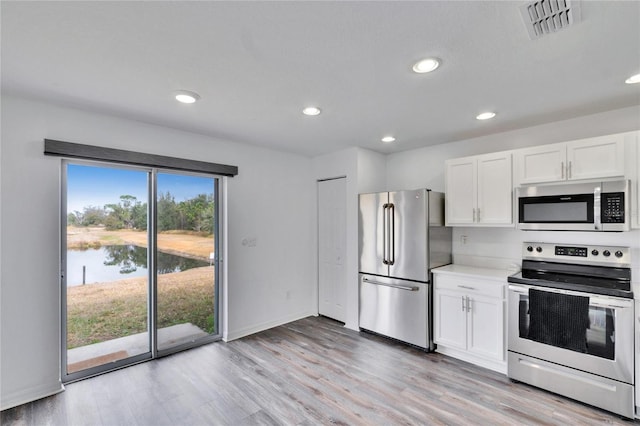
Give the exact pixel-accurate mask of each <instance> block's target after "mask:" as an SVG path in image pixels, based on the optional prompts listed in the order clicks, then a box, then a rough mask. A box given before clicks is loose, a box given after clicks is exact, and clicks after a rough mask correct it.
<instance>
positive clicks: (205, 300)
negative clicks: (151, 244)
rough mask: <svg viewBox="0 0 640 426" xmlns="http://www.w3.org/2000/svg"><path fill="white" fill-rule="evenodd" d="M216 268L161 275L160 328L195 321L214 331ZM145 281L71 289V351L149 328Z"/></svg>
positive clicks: (68, 309)
mask: <svg viewBox="0 0 640 426" xmlns="http://www.w3.org/2000/svg"><path fill="white" fill-rule="evenodd" d="M213 280H214V271H213V267H202V268H195V269H190V270H188V271H184V272H176V273H171V274H164V275H160V276H159V277H158V327H159V328H164V327H169V326H172V325H176V324H182V323H191V324H194V325H195V326H197V327H199V328H200V329H202V330H204V331H206V332H207V333H213V332H214V331H215V329H214V327H215V324H214V300H213V284H214V283H213ZM147 293H148V290H147V279H146V278H145V277H139V278H129V279H124V280H120V281H115V282H109V283H102V284H88V285H83V286H75V287H69V289H68V290H67V347H68V349H71V348H75V347H78V346H85V345H89V344H92V343H98V342H103V341H106V340H111V339H115V338H118V337H124V336H129V335H132V334H137V333H144V332H146V331H147V299H148V294H147Z"/></svg>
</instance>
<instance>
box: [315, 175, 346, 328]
mask: <svg viewBox="0 0 640 426" xmlns="http://www.w3.org/2000/svg"><path fill="white" fill-rule="evenodd" d="M336 180H343V181H344V187H345V188H344V189H345V195H346V193H347V176H346V175H343V176H335V177H331V178H324V179H317V180H316V204H317V206H316V215H317V223H316V235H317V239H316V249H317V252H316V261H317V265H318V267H317V271H316V273H317V276H316V282H317V286H316V291H317V298H316V302H317V303H316V310H317V312H318V315H323V314H321V313H320V305H321V300H320V188H319V185H320V184H321V183H322V182H327V181H336ZM344 207H345V221H344V223H345V231H346V209H347V200H346V198H345V200H344ZM346 235H347V234H346V232H345V246H344V282H345V300H344V301H343V302H344V312H343V314H344V318H343V319H341V320H340V319H336V320H337V321H341V322H345V323H346V318H347V287H346V286H347V281H348V280H347V265H348V263H347V244H346V239H347V238H346ZM334 319H335V318H334Z"/></svg>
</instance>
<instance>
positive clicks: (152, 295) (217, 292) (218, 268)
mask: <svg viewBox="0 0 640 426" xmlns="http://www.w3.org/2000/svg"><path fill="white" fill-rule="evenodd" d="M70 164H72V165H82V166H92V167H106V168H112V169H120V170H134V171H139V172H146V173H147V190H148V200H147V206H148V207H147V208H148V210H147V215H148V219H147V234H148V235H147V238H148V240H147V245H148V250H147V264H148V266H149V268H148V277H147V288H148V290H147V333H148V338H149V351H148V352H145V353H142V354H138V355H134V356H131V357H128V358H125V359H121V360H118V361H114V362H109V363H106V364H101V365H98V366H95V367H90V368H87V369H83V370H79V371H76V372H73V373H68V372H67V367H68V365H67V362H68V357H67V351H68V349H67V314H68V311H67V285H66V267H67V265H66V254H67V214H68V212H67V183H68V181H67V167H68V165H70ZM158 173H172V174H179V175H188V176H199V177H206V178H211V179H212V180H213V181H214V191H215V192H214V194H215V203H214V217H216V220H215V221H214V236H215V238H214V253H215V258H214V259H213V264H214V271H215V272H214V274H215V275H214V280H215V281H214V282H215V284H214V294H213V297H214V306H213V309H214V317H215V319H214V321H215V324H216V329H215V334H210V335H208V336H205V337H202V338H199V339H197V340H195V341H192V342H187V343H183V344H181V345H176V346H172V347H170V348H166V349H163V350H158V340H157V331H158V328H157V290H158V289H157V271H156V270H157V267H156V263H157V234H158V232H157V208H156V207H157V174H158ZM225 182H226V176H220V175H215V174H209V173H204V172H202V173H199V172H188V171H182V170H176V169H170V168H154V167H147V166H132V165H129V164H124V163H118V162H106V161H100V160H85V159H64V158H63V159H62V162H61V174H60V197H59V198H60V220H59V224H60V233H59V235H60V255H59V261H60V264H59V267H60V268H59V271H60V276H59V278H60V281H59V282H60V300H59V303H60V350H59V353H60V378H61V381H62V382H63V383H64V384H66V383H72V382H75V381H78V380H83V379H86V378H90V377H94V376H97V375H100V374H103V373H107V372H111V371H115V370H118V369H121V368H124V367H129V366H131V365H135V364H138V363H141V362H145V361H149V360H152V359H156V358H160V357H163V356H167V355H171V354H173V353H176V352H180V351H183V350H186V349H190V348H194V347H197V346H201V345H204V344H208V343H211V342H216V341H219V340H222V333H223V330H224V323H223V322H224V319H225V318H226V316H225V315H224V314H223V312H222V311H221V309H222V307H223V306H224V303H221V302H220V297H221V294H223V292H222V289H221V287H222V285H223V281H224V280H225V278H224V271H223V267H222V264H223V259H224V257H225V256H226V252H223V250H225V249H226V244H225V243H224V241H223V239H224V238H225V237H226V232H224V230H225V229H226V218H225V217H224V212H225V211H226V208H225V206H224V205H222V206H221V204H224V203H225V202H226V195H225V193H224V188H226V184H225Z"/></svg>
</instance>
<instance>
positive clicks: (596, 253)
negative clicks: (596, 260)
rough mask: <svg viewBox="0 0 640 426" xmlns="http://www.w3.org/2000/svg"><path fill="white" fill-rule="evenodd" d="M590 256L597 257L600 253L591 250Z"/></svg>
mask: <svg viewBox="0 0 640 426" xmlns="http://www.w3.org/2000/svg"><path fill="white" fill-rule="evenodd" d="M591 254H592V255H593V256H597V255H599V254H600V252H599V251H598V250H591Z"/></svg>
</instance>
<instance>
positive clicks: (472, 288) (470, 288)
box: [458, 285, 476, 290]
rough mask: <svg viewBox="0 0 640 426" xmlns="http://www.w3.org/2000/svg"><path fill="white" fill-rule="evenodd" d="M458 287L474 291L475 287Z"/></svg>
mask: <svg viewBox="0 0 640 426" xmlns="http://www.w3.org/2000/svg"><path fill="white" fill-rule="evenodd" d="M458 287H459V288H466V289H467V290H475V289H476V288H475V287H469V286H466V285H459V286H458Z"/></svg>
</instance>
